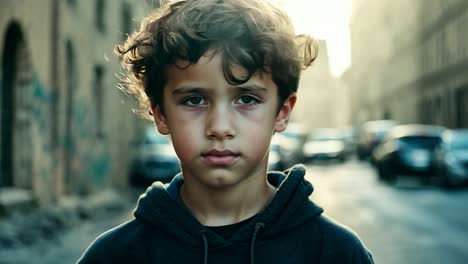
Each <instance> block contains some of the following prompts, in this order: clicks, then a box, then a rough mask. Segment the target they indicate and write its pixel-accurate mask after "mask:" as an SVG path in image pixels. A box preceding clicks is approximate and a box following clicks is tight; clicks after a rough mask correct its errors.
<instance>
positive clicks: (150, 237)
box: [78, 166, 373, 264]
mask: <svg viewBox="0 0 468 264" xmlns="http://www.w3.org/2000/svg"><path fill="white" fill-rule="evenodd" d="M304 174H305V169H304V167H303V166H295V167H293V168H291V169H289V170H288V171H285V173H282V172H270V173H269V174H268V180H269V182H270V183H271V184H272V185H273V186H275V187H277V192H276V194H275V196H274V198H273V199H272V200H271V202H270V203H269V204H268V206H267V207H266V208H265V209H264V210H263V211H262V212H260V213H259V214H257V215H256V216H255V217H254V218H252V220H251V221H250V222H248V224H246V225H244V226H242V227H241V228H240V229H239V230H238V231H237V232H236V233H235V234H234V235H233V236H232V237H230V238H229V239H224V238H223V237H221V236H220V235H218V234H216V233H215V232H213V231H212V230H210V229H209V228H207V227H205V226H203V225H202V224H200V223H199V222H198V221H197V219H196V218H195V217H194V216H193V215H192V214H191V213H190V211H189V210H188V209H187V208H186V207H185V206H183V205H181V204H180V202H179V201H178V200H177V199H174V198H171V194H170V193H169V192H168V188H166V187H165V186H164V185H162V184H161V183H159V182H156V183H154V184H153V185H152V186H151V187H150V188H148V190H147V192H146V193H145V194H144V195H142V196H141V197H140V199H139V201H138V205H137V208H136V210H135V219H133V220H131V221H129V222H127V223H124V224H122V225H120V226H118V227H116V228H114V229H111V230H109V231H107V232H106V233H104V234H102V235H101V236H99V237H98V238H97V239H96V240H95V241H94V242H93V243H92V244H91V246H90V247H89V248H88V249H87V250H86V252H85V253H84V255H83V256H82V257H81V259H80V260H78V263H83V264H84V263H113V264H117V263H154V264H162V263H184V264H186V263H200V264H202V263H203V264H207V263H222V264H231V263H232V264H234V263H236V264H239V263H246V264H247V263H250V264H255V263H257V264H260V263H268V264H272V263H291V264H293V263H294V264H302V263H307V264H311V263H324V264H325V263H327V264H328V263H339V264H344V263H373V260H372V256H371V254H370V253H369V251H368V250H367V249H366V248H365V247H364V246H363V244H362V243H361V242H360V240H359V238H358V237H357V235H356V234H355V233H353V232H352V231H351V230H349V229H347V228H346V227H344V226H342V225H340V224H338V223H336V222H334V221H333V220H331V219H330V218H328V217H326V216H324V215H322V212H323V210H322V209H321V208H320V207H318V206H316V205H315V204H314V203H313V202H312V201H310V200H309V195H310V194H311V193H312V191H313V187H312V185H311V184H310V183H309V182H308V181H306V180H305V179H304ZM182 182H183V177H182V176H178V177H176V178H174V180H173V181H172V182H171V183H170V187H169V189H170V188H171V186H172V187H173V186H181V184H182Z"/></svg>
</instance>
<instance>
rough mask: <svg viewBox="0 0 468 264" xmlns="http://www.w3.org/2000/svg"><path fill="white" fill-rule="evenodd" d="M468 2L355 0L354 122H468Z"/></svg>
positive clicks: (350, 77)
mask: <svg viewBox="0 0 468 264" xmlns="http://www.w3.org/2000/svg"><path fill="white" fill-rule="evenodd" d="M467 27H468V2H466V1H463V0H450V1H446V0H431V1H425V0H416V1H403V0H396V1H390V0H386V1H366V0H354V1H353V15H352V18H351V23H350V30H351V60H352V67H351V68H350V69H349V70H348V71H347V72H346V73H345V74H344V75H343V80H344V81H345V82H346V83H347V84H348V85H349V87H350V89H351V91H352V92H351V95H352V96H351V102H352V103H351V105H352V121H353V123H354V124H359V123H362V122H364V121H366V120H372V119H382V118H392V119H396V120H399V121H401V122H402V123H427V124H437V125H442V126H446V127H449V128H460V127H467V126H468V108H467V105H468V74H466V69H467V67H466V66H467V65H468V49H467V48H466V47H468V32H467V31H466V28H467Z"/></svg>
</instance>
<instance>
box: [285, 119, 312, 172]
mask: <svg viewBox="0 0 468 264" xmlns="http://www.w3.org/2000/svg"><path fill="white" fill-rule="evenodd" d="M278 137H279V139H278V144H279V146H280V152H279V153H280V155H281V160H282V162H283V165H284V166H285V167H286V168H289V167H291V166H293V165H294V164H296V163H301V162H303V161H304V156H303V152H302V147H303V146H304V143H305V141H306V138H307V130H306V128H305V127H304V126H303V125H301V124H298V123H292V124H289V125H288V128H287V129H286V130H285V131H283V132H281V133H279V134H278Z"/></svg>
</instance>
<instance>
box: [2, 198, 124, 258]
mask: <svg viewBox="0 0 468 264" xmlns="http://www.w3.org/2000/svg"><path fill="white" fill-rule="evenodd" d="M129 196H130V195H129V194H128V193H125V192H117V191H114V190H105V191H102V192H100V193H97V194H94V195H91V196H88V197H84V198H79V197H65V198H63V199H61V200H60V201H59V202H58V203H57V204H56V205H54V206H50V207H43V208H36V209H29V210H27V211H26V212H24V211H21V210H20V211H18V212H14V213H10V214H9V215H8V216H3V217H1V218H0V251H2V249H9V248H10V249H11V248H17V247H24V246H29V245H33V244H35V243H38V242H40V241H41V240H52V239H54V238H55V237H57V236H59V235H60V234H62V233H65V232H66V231H67V230H69V229H71V228H75V227H76V226H78V225H80V224H81V223H82V222H84V221H86V220H94V219H99V218H102V217H106V216H109V215H112V214H113V213H118V212H121V211H122V210H126V209H127V208H128V207H129V206H130V199H129Z"/></svg>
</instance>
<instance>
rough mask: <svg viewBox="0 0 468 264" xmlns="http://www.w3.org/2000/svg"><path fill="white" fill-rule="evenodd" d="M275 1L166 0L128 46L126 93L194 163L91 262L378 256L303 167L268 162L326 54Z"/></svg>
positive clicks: (144, 200)
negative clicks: (304, 83) (278, 168)
mask: <svg viewBox="0 0 468 264" xmlns="http://www.w3.org/2000/svg"><path fill="white" fill-rule="evenodd" d="M293 32H294V31H293V28H292V26H291V23H290V21H289V19H288V18H287V16H286V15H284V13H282V12H281V11H279V10H278V9H276V8H275V7H273V6H272V5H270V4H269V3H267V2H264V1H263V0H224V1H223V0H186V1H177V2H173V3H172V4H167V5H163V7H162V8H161V9H159V10H158V11H157V13H155V14H153V15H150V16H148V17H147V18H146V19H145V20H144V21H143V22H142V26H141V29H140V31H139V32H136V33H134V34H133V35H131V36H130V37H129V39H128V40H127V41H126V43H125V44H124V45H120V46H117V49H116V50H117V52H118V54H119V55H120V57H121V59H122V65H123V66H124V67H125V68H126V69H127V71H128V75H127V77H126V80H125V81H126V85H125V88H124V90H125V92H127V93H129V94H132V95H135V96H136V97H137V98H138V99H139V101H140V113H148V110H149V111H150V113H151V115H153V117H152V118H153V119H154V122H155V124H156V127H157V129H158V131H159V132H160V133H161V134H164V135H168V136H170V137H171V140H172V142H173V145H174V149H175V151H176V153H177V155H178V157H179V159H180V165H181V171H182V173H181V174H179V175H177V176H176V177H175V178H174V179H173V181H172V182H171V183H170V184H169V185H168V186H164V185H162V184H161V183H159V182H156V183H154V184H153V185H152V186H151V187H150V188H148V190H147V192H146V194H144V195H142V196H141V197H140V200H139V202H138V205H137V208H136V210H135V213H134V214H135V219H133V220H131V221H129V222H127V223H124V224H123V225H120V226H118V227H116V228H114V229H112V230H110V231H108V232H106V233H104V234H103V235H101V236H100V237H99V238H97V240H96V241H94V242H93V244H92V245H91V246H90V247H89V248H88V250H87V251H86V252H85V253H84V255H83V256H82V258H81V259H80V260H79V261H78V262H79V263H252V264H253V263H373V261H372V257H371V255H370V253H369V252H368V251H367V250H366V249H365V247H364V246H363V245H362V243H361V242H360V241H359V239H358V237H357V236H356V235H355V234H354V233H353V232H352V231H349V230H348V229H346V228H344V227H343V226H341V225H339V224H337V223H335V222H333V221H332V220H330V219H328V218H327V217H325V216H323V215H322V211H323V210H322V209H321V208H319V207H317V206H316V205H315V204H314V203H313V202H311V201H310V200H309V195H310V194H311V193H312V186H311V184H310V183H308V182H307V181H305V180H304V174H305V170H304V167H303V166H301V165H298V166H294V167H292V168H291V169H289V170H287V171H285V172H284V173H283V172H268V173H267V165H268V150H269V145H270V140H271V137H272V136H273V134H274V133H275V132H281V131H283V130H284V129H285V128H286V125H287V123H288V119H289V115H290V114H291V111H292V109H293V108H294V104H295V102H296V90H297V87H298V81H299V75H300V71H301V69H304V68H306V67H307V66H309V65H310V64H311V63H312V61H313V60H314V58H315V56H316V46H315V44H314V42H313V41H312V39H310V37H307V36H295V35H294V33H293Z"/></svg>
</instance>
